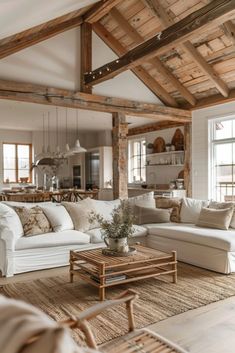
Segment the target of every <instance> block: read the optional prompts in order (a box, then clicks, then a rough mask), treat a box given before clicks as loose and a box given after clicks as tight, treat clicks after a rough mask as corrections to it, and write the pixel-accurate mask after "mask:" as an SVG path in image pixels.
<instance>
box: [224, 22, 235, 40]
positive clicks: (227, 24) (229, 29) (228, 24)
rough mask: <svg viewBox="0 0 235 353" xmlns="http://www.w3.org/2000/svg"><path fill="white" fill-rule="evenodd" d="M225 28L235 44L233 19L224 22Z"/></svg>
mask: <svg viewBox="0 0 235 353" xmlns="http://www.w3.org/2000/svg"><path fill="white" fill-rule="evenodd" d="M224 29H225V33H226V35H227V36H228V37H229V38H230V40H231V41H232V43H233V45H235V24H234V23H233V22H232V21H227V22H225V23H224Z"/></svg>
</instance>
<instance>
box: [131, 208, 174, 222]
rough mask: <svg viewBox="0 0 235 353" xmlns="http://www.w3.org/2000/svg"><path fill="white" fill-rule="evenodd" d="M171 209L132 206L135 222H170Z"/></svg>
mask: <svg viewBox="0 0 235 353" xmlns="http://www.w3.org/2000/svg"><path fill="white" fill-rule="evenodd" d="M171 211H172V210H171V209H168V208H167V209H162V208H152V207H141V206H136V205H135V208H134V215H135V218H136V219H135V223H137V224H147V223H168V222H170V216H171Z"/></svg>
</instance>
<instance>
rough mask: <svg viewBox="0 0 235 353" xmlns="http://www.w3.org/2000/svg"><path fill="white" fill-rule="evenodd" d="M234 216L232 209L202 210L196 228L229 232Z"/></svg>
mask: <svg viewBox="0 0 235 353" xmlns="http://www.w3.org/2000/svg"><path fill="white" fill-rule="evenodd" d="M232 216H233V207H232V208H223V209H218V210H215V209H212V208H204V207H203V208H202V209H201V212H200V215H199V218H198V221H197V223H196V226H198V227H206V228H216V229H224V230H228V228H229V225H230V223H231V219H232Z"/></svg>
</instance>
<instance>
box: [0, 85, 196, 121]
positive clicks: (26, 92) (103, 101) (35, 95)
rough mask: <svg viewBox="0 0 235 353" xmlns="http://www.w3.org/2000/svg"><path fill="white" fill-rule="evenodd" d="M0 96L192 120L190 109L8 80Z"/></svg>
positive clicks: (152, 116)
mask: <svg viewBox="0 0 235 353" xmlns="http://www.w3.org/2000/svg"><path fill="white" fill-rule="evenodd" d="M0 99H10V100H14V101H23V102H29V103H38V104H46V105H54V106H62V107H68V108H79V109H85V110H94V111H101V112H108V113H114V112H117V113H122V114H126V115H131V116H141V117H145V118H152V119H158V120H159V119H162V120H164V119H166V120H170V121H177V122H190V121H191V113H190V111H188V110H183V109H177V108H171V107H165V106H162V105H157V104H151V103H144V102H139V101H138V102H137V101H132V100H127V99H121V98H112V97H106V96H99V95H94V94H89V93H82V92H74V91H70V90H64V89H59V88H53V87H47V86H41V85H35V84H30V83H20V82H12V81H5V80H0Z"/></svg>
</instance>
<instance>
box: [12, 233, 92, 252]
mask: <svg viewBox="0 0 235 353" xmlns="http://www.w3.org/2000/svg"><path fill="white" fill-rule="evenodd" d="M88 243H90V236H89V235H88V234H85V233H82V232H79V231H77V230H65V231H63V232H56V233H55V232H51V233H47V234H40V235H36V236H33V237H21V238H20V239H18V240H17V242H16V245H15V249H16V250H23V249H35V248H47V247H56V246H63V245H81V244H88Z"/></svg>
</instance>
